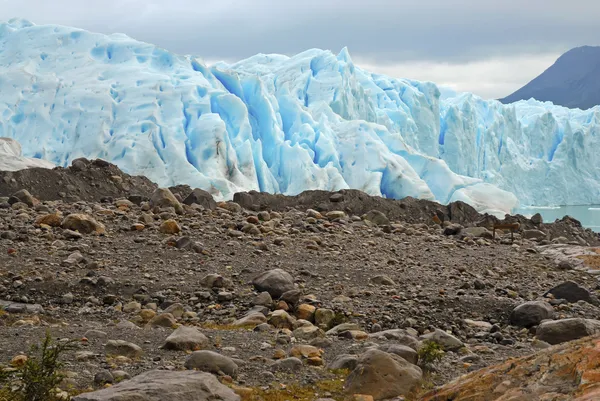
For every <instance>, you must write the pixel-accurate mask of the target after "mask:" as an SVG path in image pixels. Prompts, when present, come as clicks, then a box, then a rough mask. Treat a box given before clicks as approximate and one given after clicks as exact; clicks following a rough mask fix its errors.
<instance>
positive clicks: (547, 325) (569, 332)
mask: <svg viewBox="0 0 600 401" xmlns="http://www.w3.org/2000/svg"><path fill="white" fill-rule="evenodd" d="M599 333H600V321H598V320H594V319H582V318H571V319H563V320H551V321H547V322H543V323H542V324H540V325H539V326H538V328H537V331H536V333H535V335H536V337H537V338H538V339H539V340H541V341H545V342H547V343H548V344H553V345H554V344H560V343H564V342H567V341H572V340H576V339H578V338H582V337H587V336H591V335H595V334H599Z"/></svg>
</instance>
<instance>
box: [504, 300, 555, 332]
mask: <svg viewBox="0 0 600 401" xmlns="http://www.w3.org/2000/svg"><path fill="white" fill-rule="evenodd" d="M553 316H554V308H552V305H550V304H549V303H548V302H544V301H530V302H525V303H524V304H521V305H519V306H517V307H516V308H515V309H514V310H513V311H512V313H511V315H510V324H512V325H513V326H518V327H527V328H529V327H532V326H537V325H538V324H540V323H541V321H542V320H546V319H552V317H553Z"/></svg>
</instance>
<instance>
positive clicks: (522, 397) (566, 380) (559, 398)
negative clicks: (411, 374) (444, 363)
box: [419, 337, 600, 401]
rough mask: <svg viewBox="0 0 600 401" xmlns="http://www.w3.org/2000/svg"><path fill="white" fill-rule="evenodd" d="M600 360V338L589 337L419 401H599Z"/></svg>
mask: <svg viewBox="0 0 600 401" xmlns="http://www.w3.org/2000/svg"><path fill="white" fill-rule="evenodd" d="M599 360H600V337H588V338H585V339H581V340H578V341H573V342H568V343H565V344H561V345H557V346H554V347H550V348H547V349H544V350H542V351H540V352H538V353H537V354H533V355H528V356H524V357H521V358H509V359H508V360H506V361H505V362H502V363H500V364H498V365H495V366H489V367H486V368H484V369H481V370H478V371H475V372H472V373H469V374H466V375H464V376H462V377H459V378H457V379H456V380H454V381H452V382H450V383H448V384H446V385H444V386H443V387H441V388H436V389H435V390H432V391H431V392H429V393H427V394H424V395H422V396H420V397H419V400H421V401H448V400H453V401H467V400H468V401H475V400H490V401H491V400H505V401H509V400H511V401H534V400H547V401H550V400H555V401H594V400H600V388H599V387H598V385H597V383H598V379H597V377H598V361H599Z"/></svg>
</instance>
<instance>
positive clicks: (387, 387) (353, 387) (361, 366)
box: [344, 349, 423, 400]
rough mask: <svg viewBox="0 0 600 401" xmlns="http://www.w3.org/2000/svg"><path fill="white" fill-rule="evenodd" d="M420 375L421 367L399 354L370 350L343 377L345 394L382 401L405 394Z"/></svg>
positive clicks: (419, 379) (421, 376) (421, 374)
mask: <svg viewBox="0 0 600 401" xmlns="http://www.w3.org/2000/svg"><path fill="white" fill-rule="evenodd" d="M422 378H423V372H422V371H421V369H420V368H419V367H417V366H415V365H413V364H411V363H409V362H407V361H406V360H405V359H403V358H401V357H399V356H398V355H394V354H388V353H387V352H383V351H379V350H376V349H370V350H368V351H367V352H365V353H364V354H363V355H362V356H361V357H360V359H359V360H358V365H357V366H356V368H355V369H354V370H353V371H352V372H351V373H350V375H349V376H348V378H347V379H346V383H345V385H344V390H345V391H346V393H348V394H365V395H371V396H373V398H374V399H375V400H384V399H388V398H394V397H398V396H404V395H408V394H409V393H410V392H412V391H413V389H415V387H416V386H418V385H419V384H420V382H421V379H422Z"/></svg>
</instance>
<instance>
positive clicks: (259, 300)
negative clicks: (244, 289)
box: [252, 291, 273, 308]
mask: <svg viewBox="0 0 600 401" xmlns="http://www.w3.org/2000/svg"><path fill="white" fill-rule="evenodd" d="M252 305H260V306H266V307H268V308H270V307H271V306H272V305H273V298H271V294H269V293H268V292H267V291H264V292H261V293H260V294H258V295H257V296H256V297H255V298H254V299H253V300H252Z"/></svg>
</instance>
